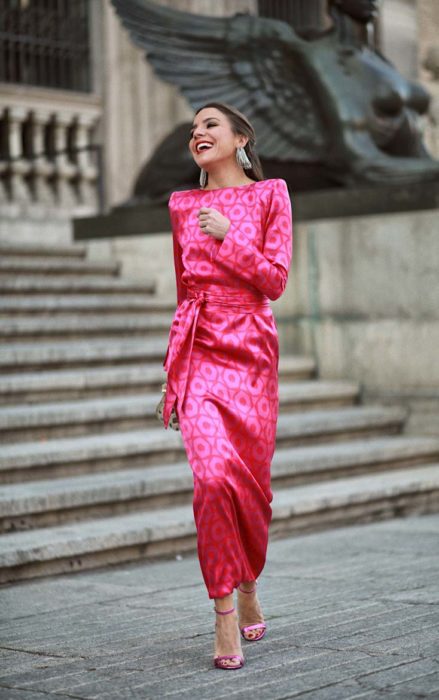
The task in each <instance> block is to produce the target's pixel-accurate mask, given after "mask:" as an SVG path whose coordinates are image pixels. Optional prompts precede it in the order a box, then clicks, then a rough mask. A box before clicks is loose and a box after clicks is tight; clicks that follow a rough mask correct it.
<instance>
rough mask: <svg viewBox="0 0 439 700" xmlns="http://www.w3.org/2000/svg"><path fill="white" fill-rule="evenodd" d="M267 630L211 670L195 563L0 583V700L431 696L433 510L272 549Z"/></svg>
mask: <svg viewBox="0 0 439 700" xmlns="http://www.w3.org/2000/svg"><path fill="white" fill-rule="evenodd" d="M258 591H259V598H260V601H261V603H262V606H263V610H264V614H265V617H266V620H267V624H268V631H267V634H266V636H265V637H264V639H263V640H261V641H260V642H256V643H248V642H245V641H243V642H242V644H243V650H244V654H245V658H246V664H245V666H244V668H242V669H239V670H236V671H223V670H221V669H215V668H214V667H213V664H212V655H213V640H214V622H215V615H214V612H213V610H212V603H213V601H210V600H209V599H208V598H207V594H206V589H205V587H204V582H203V580H202V577H201V571H200V569H199V564H198V559H197V557H196V555H195V556H194V555H190V556H189V555H183V556H182V557H178V558H174V559H173V560H172V561H163V560H162V561H156V562H152V563H140V564H139V563H135V564H128V565H118V566H115V567H107V568H106V569H102V570H100V571H89V572H81V573H76V574H70V575H62V576H56V577H52V578H47V579H40V580H34V581H28V582H22V583H18V584H14V585H5V586H3V587H1V588H0V601H1V617H2V619H1V624H0V640H1V642H0V650H1V658H2V664H1V670H0V698H1V699H2V700H3V699H7V700H21V699H23V700H31V699H32V700H34V699H35V700H37V699H39V700H44V698H45V697H57V698H84V699H85V698H102V699H105V700H113V698H114V699H116V698H117V699H119V698H123V699H125V698H126V699H128V698H130V699H131V698H133V699H134V698H135V699H141V700H145V699H147V698H165V697H166V698H168V697H169V698H173V697H175V698H176V699H178V700H182V699H185V698H190V699H191V700H196V699H198V698H202V699H203V700H204V699H206V700H207V699H209V700H210V699H212V698H215V699H216V698H231V697H232V698H233V697H237V698H239V697H244V698H252V699H254V698H257V699H267V700H268V699H270V700H271V699H273V700H281V699H282V700H286V698H296V697H300V698H304V699H306V700H348V698H349V699H350V700H353V699H354V698H361V699H362V700H375V698H380V699H384V700H387V699H391V700H393V699H397V700H409V699H410V700H411V699H413V698H424V697H428V698H430V699H433V698H435V699H437V698H439V515H428V516H419V517H408V518H401V519H395V520H388V521H382V522H378V523H371V524H366V525H359V526H355V527H345V528H339V529H335V530H331V531H327V532H319V533H313V534H307V535H301V536H299V537H290V538H288V539H283V540H272V541H271V542H270V546H269V550H268V559H267V564H266V567H265V569H264V572H263V574H262V575H261V577H260V579H259V587H258Z"/></svg>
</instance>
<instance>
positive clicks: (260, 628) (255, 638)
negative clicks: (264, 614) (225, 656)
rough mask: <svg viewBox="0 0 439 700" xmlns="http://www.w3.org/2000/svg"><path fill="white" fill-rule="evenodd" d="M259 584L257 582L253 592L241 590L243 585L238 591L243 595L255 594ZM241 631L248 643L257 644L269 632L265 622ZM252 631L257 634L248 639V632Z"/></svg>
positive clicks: (246, 626) (242, 628)
mask: <svg viewBox="0 0 439 700" xmlns="http://www.w3.org/2000/svg"><path fill="white" fill-rule="evenodd" d="M257 583H258V582H257V581H255V585H254V588H252V589H251V591H244V589H243V588H241V585H239V586H238V590H240V591H241V593H254V592H255V590H256V586H257ZM240 629H241V634H242V636H243V637H244V639H246V640H247V642H257V641H258V639H262V637H263V636H264V634H265V632H266V630H267V625H266V624H265V622H257V623H256V624H255V625H245V626H244V627H241V628H240ZM250 630H255V632H254V633H253V634H254V636H253V637H246V632H248V631H250ZM259 632H260V634H259Z"/></svg>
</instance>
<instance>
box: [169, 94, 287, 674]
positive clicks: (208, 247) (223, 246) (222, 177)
mask: <svg viewBox="0 0 439 700" xmlns="http://www.w3.org/2000/svg"><path fill="white" fill-rule="evenodd" d="M188 137H189V139H190V140H189V149H190V152H191V154H192V156H193V158H194V160H195V162H196V163H197V165H198V166H199V167H200V168H201V175H200V185H201V188H200V189H195V190H184V191H175V192H173V193H172V195H171V197H170V199H169V209H170V216H171V223H172V231H173V245H174V263H175V273H176V283H177V304H178V307H177V310H176V312H175V315H174V319H173V322H172V325H171V329H170V333H169V344H168V349H167V352H166V357H165V360H164V362H163V366H164V368H165V370H166V372H167V383H166V394H165V397H164V405H163V420H164V425H165V427H166V428H167V427H168V424H169V420H170V417H171V413H172V414H173V415H174V414H176V418H177V420H178V424H179V428H180V430H181V435H182V439H183V443H184V446H185V449H186V453H187V456H188V461H189V464H190V466H191V469H192V472H193V477H194V498H193V510H194V518H195V523H196V528H197V546H198V555H199V561H200V566H201V570H202V574H203V577H204V581H205V584H206V587H207V590H208V595H209V598H214V600H215V605H214V610H215V612H216V613H217V617H216V625H215V628H216V636H215V652H214V664H215V666H216V667H218V668H224V669H236V668H241V667H242V666H243V664H244V658H243V656H242V647H241V639H240V634H239V632H240V631H241V635H242V637H243V638H244V639H247V640H249V641H256V640H258V639H261V638H262V636H263V635H264V633H265V629H266V625H265V623H264V617H263V614H262V610H261V606H260V603H259V600H258V597H257V593H256V582H257V581H256V579H257V576H258V575H259V574H260V573H261V571H262V569H263V567H264V564H265V558H266V550H267V544H268V526H269V524H270V520H271V515H272V509H271V506H270V503H271V501H272V498H273V494H272V491H271V488H270V467H271V459H272V456H273V452H274V447H275V438H276V425H277V416H278V404H279V398H278V363H279V344H278V335H277V327H276V323H275V320H274V316H273V312H272V310H271V308H270V305H269V299H277V298H278V297H280V296H281V294H282V293H283V291H284V289H285V286H286V283H287V279H288V272H289V267H290V263H291V257H292V215H291V202H290V198H289V195H288V189H287V186H286V183H285V181H284V180H282V179H272V180H264V179H263V174H262V169H261V165H260V161H259V158H258V156H257V155H256V152H255V150H254V146H255V143H256V141H255V133H254V130H253V127H252V125H251V124H250V123H249V122H248V120H247V119H246V118H245V116H244V115H243V114H242V113H241V112H239V111H238V110H236V109H235V108H233V107H231V106H229V105H226V104H224V103H218V102H210V103H208V104H206V105H204V107H201V108H200V109H199V110H198V111H197V112H196V114H195V118H194V122H193V125H192V129H191V131H190V134H188ZM244 170H247V172H248V175H249V177H248V176H247V175H246V173H245V172H244ZM234 588H237V589H238V594H237V595H238V611H236V609H235V607H234V606H233V592H234Z"/></svg>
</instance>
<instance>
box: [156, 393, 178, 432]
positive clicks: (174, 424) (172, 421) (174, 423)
mask: <svg viewBox="0 0 439 700" xmlns="http://www.w3.org/2000/svg"><path fill="white" fill-rule="evenodd" d="M166 388H167V382H163V384H162V394H163V395H162V398H161V399H160V401H159V403H158V404H157V406H156V409H155V415H156V418H157V419H158V420H159V421H160V422H161V423H163V408H164V406H165V401H166ZM168 425H169V426H170V427H171V428H172V429H173V430H180V425H179V422H178V417H177V413H176V411H175V407H174V408H173V409H172V411H171V415H170V418H169V424H168Z"/></svg>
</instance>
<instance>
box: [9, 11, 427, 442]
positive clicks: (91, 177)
mask: <svg viewBox="0 0 439 700" xmlns="http://www.w3.org/2000/svg"><path fill="white" fill-rule="evenodd" d="M86 1H87V0H85V2H86ZM157 1H159V0H157ZM160 2H161V4H166V5H170V6H173V7H176V8H177V9H181V10H187V11H189V12H193V13H205V14H210V15H221V14H223V15H228V14H233V13H235V12H239V11H249V12H253V13H256V12H257V0H221V2H218V1H217V0H160ZM88 11H89V31H90V36H91V39H92V41H91V42H90V43H91V46H92V49H91V52H90V89H89V90H88V91H78V90H66V89H63V88H54V87H44V86H43V87H41V86H40V87H38V86H35V85H31V86H29V85H27V84H26V83H25V82H24V83H20V84H18V83H13V82H3V83H1V84H0V114H1V117H0V129H1V132H0V133H1V144H2V148H3V151H4V154H3V155H5V154H7V158H6V159H5V158H3V159H2V160H1V161H0V168H1V171H0V240H11V239H12V240H14V241H23V242H26V241H38V242H40V243H45V244H50V242H52V241H59V242H62V241H70V240H71V239H72V229H71V218H72V217H74V216H75V217H77V216H82V215H88V214H91V213H94V212H98V211H99V210H105V209H108V208H109V207H110V206H112V205H115V204H117V203H120V202H122V201H124V200H125V199H126V198H127V197H128V195H129V193H130V191H131V187H132V184H133V182H134V179H135V176H136V174H137V173H138V171H139V168H140V166H141V165H142V164H143V163H144V162H145V160H146V159H147V158H148V156H149V155H150V154H151V152H152V151H153V149H154V148H155V146H156V145H157V144H158V143H159V142H160V140H161V139H162V138H163V137H164V136H165V135H166V134H167V133H168V132H169V131H171V130H172V128H173V127H174V126H175V125H176V124H178V123H179V122H181V121H186V120H189V119H191V118H192V110H191V108H190V106H189V105H188V104H187V103H186V101H185V99H184V98H183V97H182V96H181V95H180V94H179V93H178V91H177V89H176V88H174V87H173V86H171V85H169V84H166V83H164V82H162V81H160V80H159V79H158V78H157V77H156V76H155V75H154V72H153V70H152V67H151V66H150V65H149V64H148V63H147V62H146V61H145V58H144V56H143V53H142V52H141V51H140V50H139V49H138V48H136V47H135V46H133V44H132V42H131V40H130V38H129V36H128V34H127V32H126V31H125V30H124V29H123V28H122V27H121V25H120V22H119V20H118V18H117V17H116V15H115V12H114V10H113V8H112V6H111V4H110V2H109V0H89V2H88ZM378 32H379V41H380V48H381V50H382V52H383V53H384V54H385V55H386V56H387V57H388V58H389V59H390V60H391V61H392V62H393V63H394V64H395V65H396V66H397V67H398V68H399V70H400V71H401V72H402V73H403V74H404V75H405V76H406V77H408V78H413V79H417V80H419V81H421V82H422V83H423V84H424V85H425V86H426V87H427V89H428V90H429V91H430V93H431V95H432V102H431V107H430V110H429V113H428V115H426V116H425V117H424V120H423V124H422V128H423V131H424V140H425V143H426V145H427V146H428V148H429V150H430V152H431V154H432V155H433V156H434V157H436V158H439V44H438V39H437V37H438V34H439V3H438V2H437V0H384V2H383V3H382V6H381V13H380V18H379V22H378ZM292 200H293V213H294V193H293V197H292ZM437 229H438V226H437V210H425V211H421V212H416V213H412V214H391V215H373V214H372V215H370V216H363V217H352V218H351V219H343V220H338V219H333V220H327V221H319V222H315V223H314V222H310V223H306V224H300V225H298V226H295V257H294V264H293V267H292V271H291V275H290V281H289V285H288V288H287V291H286V293H285V294H284V295H283V297H282V298H281V299H279V300H278V301H276V302H275V303H274V304H273V308H274V309H275V311H276V315H277V319H278V327H279V329H280V335H281V341H282V344H283V347H284V348H285V349H288V350H289V351H290V352H291V351H297V352H309V353H312V354H314V355H315V356H316V357H317V360H318V366H319V371H320V373H321V376H323V377H325V376H326V377H346V378H352V379H356V380H360V381H361V382H362V383H363V386H364V391H365V394H366V395H369V396H371V397H374V396H378V397H380V399H383V398H384V399H386V398H387V399H388V400H389V401H390V402H391V401H393V400H395V401H399V402H400V401H401V399H404V400H405V401H406V403H407V404H408V405H410V406H411V407H414V408H416V409H417V410H416V411H415V414H416V415H417V416H418V418H416V419H415V420H416V421H417V424H418V426H419V424H420V423H422V421H425V420H426V417H427V418H428V416H430V417H431V416H439V409H438V405H439V366H438V359H437V351H436V348H437V347H438V346H439V312H438V309H439V298H438V296H439V291H438V288H437V283H436V284H435V278H436V277H437V269H438V267H437V266H438V264H439V260H438V258H439V241H438V235H437V234H438V230H437ZM87 245H88V251H89V256H90V257H91V258H93V257H96V258H99V259H102V258H103V257H104V258H105V257H113V258H114V257H116V258H117V259H118V260H119V261H120V262H121V264H122V266H123V273H124V274H125V275H127V276H130V277H133V278H138V279H143V278H149V277H151V276H154V277H155V278H156V280H157V284H158V292H159V294H161V295H164V296H169V298H173V296H174V294H175V282H174V270H173V265H172V241H171V238H170V236H169V231H163V232H157V234H156V235H152V236H151V235H148V236H136V237H132V238H120V239H108V240H100V241H90V242H89V243H88V244H87ZM428 420H430V418H428ZM435 421H436V418H433V419H432V421H430V423H429V425H432V426H433V427H432V428H431V430H436V429H439V427H438V426H439V419H437V423H435Z"/></svg>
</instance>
